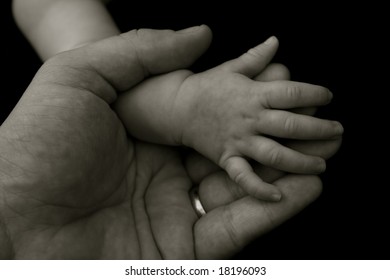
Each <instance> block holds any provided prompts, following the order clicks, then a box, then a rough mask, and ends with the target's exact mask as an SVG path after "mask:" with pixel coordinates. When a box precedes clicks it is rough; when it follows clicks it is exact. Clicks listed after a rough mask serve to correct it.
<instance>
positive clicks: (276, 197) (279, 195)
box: [271, 193, 282, 202]
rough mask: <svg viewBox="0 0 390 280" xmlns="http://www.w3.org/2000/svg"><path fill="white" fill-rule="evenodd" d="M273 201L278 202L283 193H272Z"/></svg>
mask: <svg viewBox="0 0 390 280" xmlns="http://www.w3.org/2000/svg"><path fill="white" fill-rule="evenodd" d="M271 199H272V201H275V202H278V201H280V200H281V199H282V194H281V193H274V194H273V195H271Z"/></svg>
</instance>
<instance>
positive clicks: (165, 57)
mask: <svg viewBox="0 0 390 280" xmlns="http://www.w3.org/2000/svg"><path fill="white" fill-rule="evenodd" d="M211 38H212V34H211V30H210V28H209V27H207V26H206V25H201V26H195V27H191V28H187V29H183V30H180V31H173V30H153V29H138V30H132V31H129V32H126V33H123V34H120V35H118V36H114V37H110V38H107V39H104V40H101V41H98V42H96V43H93V44H90V45H87V46H85V47H82V48H79V49H75V50H72V51H69V52H65V53H62V54H60V55H57V56H56V57H54V58H53V59H51V60H49V61H48V62H47V63H48V64H53V60H54V64H55V65H57V66H58V65H59V64H60V65H63V64H66V65H69V66H71V67H72V68H81V69H87V70H92V71H89V72H90V73H92V74H97V75H99V76H100V77H101V78H103V79H101V78H100V79H96V81H98V80H102V81H105V82H108V83H109V85H110V86H111V87H113V88H114V89H115V92H122V91H126V90H128V89H130V88H131V87H133V86H134V85H136V84H137V83H139V82H141V81H142V80H143V79H145V78H146V77H147V76H149V75H155V74H162V73H166V72H170V71H173V70H178V69H181V68H186V67H188V66H190V65H191V64H192V63H193V62H194V61H195V60H196V59H197V58H199V56H201V55H202V54H203V53H204V52H205V51H206V50H207V48H208V46H209V45H210V43H211ZM59 61H60V62H59ZM89 80H90V77H89ZM95 93H96V92H95ZM96 94H98V95H100V94H99V93H96ZM102 95H103V96H101V97H102V98H103V99H105V100H106V101H107V102H109V103H111V102H113V101H114V100H115V98H116V93H114V94H111V95H109V96H107V95H106V94H102Z"/></svg>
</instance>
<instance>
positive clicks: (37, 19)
mask: <svg viewBox="0 0 390 280" xmlns="http://www.w3.org/2000/svg"><path fill="white" fill-rule="evenodd" d="M107 2H109V0H13V13H14V17H15V21H16V23H17V24H18V26H19V28H20V29H21V30H22V32H23V33H24V34H25V36H26V37H27V39H28V40H29V41H30V43H31V44H32V46H33V47H34V49H35V50H36V52H37V53H38V55H39V56H40V57H41V58H42V60H47V59H48V58H50V57H52V56H53V55H55V54H57V53H59V52H62V51H66V50H70V49H73V48H76V47H79V46H81V45H83V44H86V43H89V42H93V41H97V40H100V39H103V38H107V37H110V36H113V35H117V34H119V30H118V28H117V27H116V24H115V22H114V21H113V19H112V18H111V16H110V14H109V12H108V11H107V9H106V7H105V5H104V4H105V3H107Z"/></svg>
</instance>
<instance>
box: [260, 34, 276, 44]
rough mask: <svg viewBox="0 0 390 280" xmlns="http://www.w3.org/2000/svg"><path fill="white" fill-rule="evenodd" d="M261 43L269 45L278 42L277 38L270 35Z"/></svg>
mask: <svg viewBox="0 0 390 280" xmlns="http://www.w3.org/2000/svg"><path fill="white" fill-rule="evenodd" d="M263 44H264V45H269V46H271V45H275V44H279V40H278V38H277V37H276V36H274V35H272V36H271V37H269V38H268V39H267V40H265V41H264V43H263Z"/></svg>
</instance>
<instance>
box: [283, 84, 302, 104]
mask: <svg viewBox="0 0 390 280" xmlns="http://www.w3.org/2000/svg"><path fill="white" fill-rule="evenodd" d="M286 95H287V98H288V99H289V100H291V102H297V101H299V100H301V98H302V90H301V88H300V87H299V86H297V85H289V86H287V88H286Z"/></svg>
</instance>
